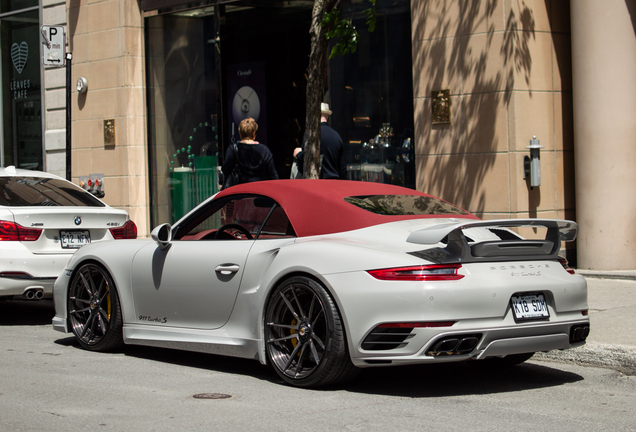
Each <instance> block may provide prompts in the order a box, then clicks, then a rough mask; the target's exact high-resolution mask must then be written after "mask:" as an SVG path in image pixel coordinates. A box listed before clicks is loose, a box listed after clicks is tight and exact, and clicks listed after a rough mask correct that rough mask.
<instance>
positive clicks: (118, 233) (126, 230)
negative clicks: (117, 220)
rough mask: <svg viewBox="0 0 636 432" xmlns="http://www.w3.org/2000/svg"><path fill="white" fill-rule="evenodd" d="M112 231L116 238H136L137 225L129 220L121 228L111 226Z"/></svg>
mask: <svg viewBox="0 0 636 432" xmlns="http://www.w3.org/2000/svg"><path fill="white" fill-rule="evenodd" d="M110 233H111V234H112V235H113V238H114V239H115V240H125V239H136V238H137V225H135V223H134V222H133V221H131V220H129V221H127V222H126V223H125V224H123V225H122V226H120V227H119V228H111V229H110Z"/></svg>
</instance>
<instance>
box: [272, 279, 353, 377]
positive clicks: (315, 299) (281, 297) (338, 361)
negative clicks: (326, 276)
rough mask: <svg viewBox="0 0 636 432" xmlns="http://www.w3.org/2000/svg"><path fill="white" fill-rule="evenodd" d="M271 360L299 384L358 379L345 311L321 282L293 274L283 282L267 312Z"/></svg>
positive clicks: (274, 293) (275, 367) (278, 371)
mask: <svg viewBox="0 0 636 432" xmlns="http://www.w3.org/2000/svg"><path fill="white" fill-rule="evenodd" d="M265 341H266V349H267V358H268V360H269V362H270V364H271V365H272V366H273V367H274V370H275V371H276V373H277V374H278V375H279V376H280V377H281V378H282V379H283V380H284V381H285V382H287V383H288V384H291V385H294V386H297V387H319V386H325V385H334V384H338V383H342V382H345V381H348V380H350V379H352V378H354V377H355V375H356V374H357V371H358V369H357V368H356V367H355V366H353V364H352V363H351V359H350V358H349V352H348V349H347V341H346V337H345V332H344V328H343V325H342V321H341V319H340V314H339V312H338V309H337V308H336V306H335V304H334V301H333V299H332V298H331V296H330V295H329V293H328V292H327V290H325V288H324V287H323V286H322V285H320V284H319V283H318V282H316V281H314V280H313V279H310V278H307V277H293V278H290V279H288V280H286V281H285V282H283V283H282V284H281V285H280V286H278V287H277V288H276V289H275V290H274V292H273V294H272V296H271V298H270V299H269V302H268V304H267V309H266V313H265Z"/></svg>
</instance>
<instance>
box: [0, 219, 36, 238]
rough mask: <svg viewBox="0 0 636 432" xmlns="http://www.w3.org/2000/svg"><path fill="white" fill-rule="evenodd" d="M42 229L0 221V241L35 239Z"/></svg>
mask: <svg viewBox="0 0 636 432" xmlns="http://www.w3.org/2000/svg"><path fill="white" fill-rule="evenodd" d="M40 234H42V230H41V229H39V228H26V227H23V226H22V225H18V224H17V223H14V222H8V221H0V241H23V242H27V241H36V240H37V239H39V238H40Z"/></svg>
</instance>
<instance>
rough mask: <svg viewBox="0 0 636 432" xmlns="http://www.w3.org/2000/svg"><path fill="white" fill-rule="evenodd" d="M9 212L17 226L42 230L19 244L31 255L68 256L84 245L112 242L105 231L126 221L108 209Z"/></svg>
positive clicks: (20, 210) (120, 213)
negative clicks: (36, 237)
mask: <svg viewBox="0 0 636 432" xmlns="http://www.w3.org/2000/svg"><path fill="white" fill-rule="evenodd" d="M10 213H12V214H13V218H14V221H15V223H16V224H18V225H19V226H20V227H24V228H26V229H39V230H42V233H41V234H40V236H39V237H38V239H37V240H36V241H22V244H23V245H24V246H25V247H26V248H28V249H29V250H30V251H31V252H32V253H34V254H44V253H47V254H50V253H60V254H68V253H73V252H75V251H76V250H77V249H78V248H79V247H81V246H83V245H84V244H88V243H92V242H95V241H102V240H112V239H113V236H112V234H111V232H110V231H109V230H110V229H111V228H118V227H121V226H123V225H124V224H125V223H126V221H127V220H128V214H127V213H126V212H125V211H124V210H118V209H114V208H110V207H48V208H46V210H44V209H43V208H42V207H37V208H34V207H20V208H15V207H14V208H12V209H11V210H10Z"/></svg>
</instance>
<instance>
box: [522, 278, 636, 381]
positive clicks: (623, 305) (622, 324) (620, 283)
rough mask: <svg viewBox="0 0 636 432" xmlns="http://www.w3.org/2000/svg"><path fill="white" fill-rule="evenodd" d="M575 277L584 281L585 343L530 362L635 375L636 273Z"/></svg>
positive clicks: (541, 354) (546, 354)
mask: <svg viewBox="0 0 636 432" xmlns="http://www.w3.org/2000/svg"><path fill="white" fill-rule="evenodd" d="M576 273H577V274H579V275H582V276H584V277H585V279H586V281H587V288H588V305H589V308H590V335H589V336H588V338H587V343H586V344H585V345H584V346H582V347H580V348H573V349H569V350H565V351H550V352H548V353H537V354H535V356H534V357H533V358H536V359H537V360H556V361H565V362H570V363H577V364H581V365H589V366H600V367H607V368H612V369H616V370H618V371H620V372H623V373H625V374H628V375H636V270H633V271H594V270H577V271H576Z"/></svg>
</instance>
